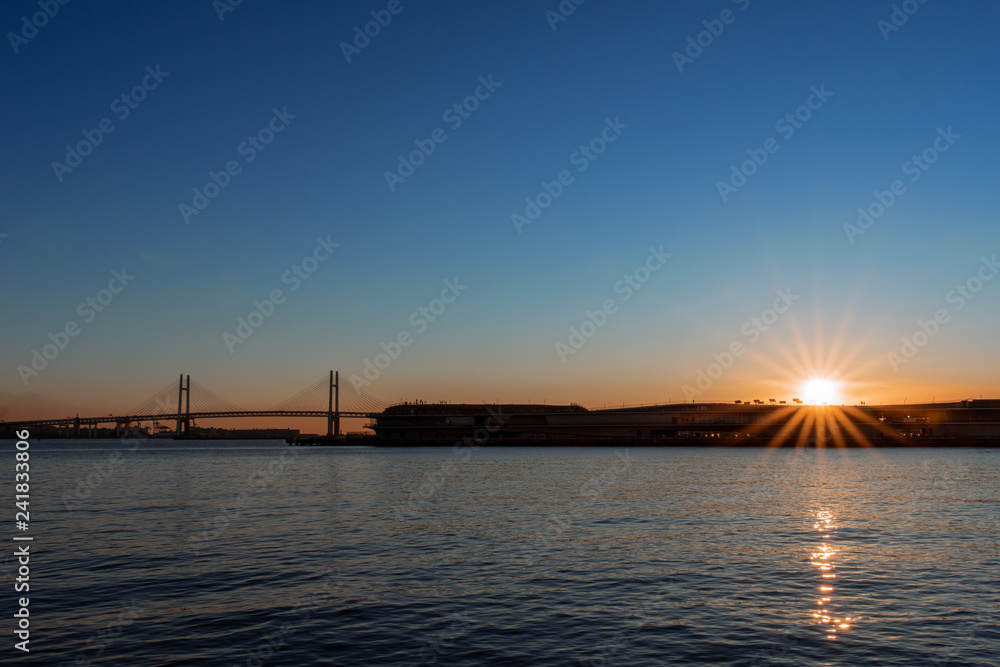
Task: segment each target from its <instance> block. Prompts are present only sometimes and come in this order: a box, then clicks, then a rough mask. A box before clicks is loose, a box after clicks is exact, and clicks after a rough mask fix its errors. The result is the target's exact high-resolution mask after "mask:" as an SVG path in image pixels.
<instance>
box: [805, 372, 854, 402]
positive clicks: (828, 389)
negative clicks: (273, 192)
mask: <svg viewBox="0 0 1000 667" xmlns="http://www.w3.org/2000/svg"><path fill="white" fill-rule="evenodd" d="M799 391H800V392H801V393H802V400H803V401H804V402H805V403H817V404H822V403H826V404H828V405H837V404H840V403H842V402H843V401H842V400H841V397H840V382H837V381H836V380H830V379H828V378H822V377H814V378H810V379H808V380H806V381H805V382H803V383H802V386H801V387H800V389H799Z"/></svg>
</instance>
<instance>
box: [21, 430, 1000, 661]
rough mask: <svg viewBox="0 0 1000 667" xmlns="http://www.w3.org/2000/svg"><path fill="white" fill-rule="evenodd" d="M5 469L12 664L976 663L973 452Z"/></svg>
mask: <svg viewBox="0 0 1000 667" xmlns="http://www.w3.org/2000/svg"><path fill="white" fill-rule="evenodd" d="M8 442H10V441H8ZM31 463H32V468H31V474H32V489H31V491H32V520H33V521H32V526H31V530H30V534H31V535H33V536H34V537H35V541H34V542H33V543H31V544H32V546H31V552H32V560H31V568H32V570H31V591H30V610H31V621H32V635H31V647H32V653H31V655H30V656H29V657H28V658H29V659H28V660H27V661H25V662H26V663H27V662H30V663H32V664H36V665H43V664H45V665H48V664H54V665H62V664H65V665H89V664H93V665H99V664H108V665H144V666H156V665H226V666H231V665H253V666H256V665H262V664H263V665H355V664H357V665H405V664H441V665H579V664H586V665H591V664H593V665H611V664H621V665H628V664H644V665H645V664H686V665H769V664H770V665H998V664H1000V661H998V656H1000V633H998V631H997V611H998V604H1000V593H998V589H997V580H998V564H1000V511H998V502H1000V472H998V471H1000V465H998V464H1000V451H997V450H974V449H968V450H953V451H946V450H876V451H862V450H847V451H822V450H820V451H816V450H805V451H792V450H747V449H694V448H691V449H626V448H624V447H623V448H620V449H614V448H606V449H603V448H592V449H591V448H588V449H557V448H552V449H549V448H546V449H516V448H509V449H490V448H483V449H479V450H478V451H475V452H472V451H468V450H465V451H459V452H455V451H453V450H451V449H447V448H442V449H417V448H414V449H369V448H363V449H360V448H359V449H339V448H301V449H300V448H288V447H284V446H283V444H280V443H265V442H255V443H238V444H228V443H223V444H222V445H220V444H219V443H211V442H204V443H184V446H183V447H180V446H178V444H177V443H174V442H172V441H151V440H149V441H142V442H139V443H137V444H135V445H134V446H133V444H132V443H121V442H118V441H86V440H82V441H69V442H67V441H47V442H35V443H33V445H32V461H31ZM4 468H5V470H4V472H3V476H4V479H5V480H8V481H9V478H10V476H11V474H12V472H13V466H12V465H6V466H4ZM5 488H8V489H9V488H10V486H9V485H5ZM11 518H13V510H11ZM2 565H3V567H4V574H5V577H6V578H7V579H8V582H9V580H10V578H11V577H12V576H14V569H13V568H14V564H13V561H12V559H11V557H10V556H8V557H7V559H6V560H4V561H3V563H2ZM7 590H8V591H9V590H10V588H8V589H7ZM6 599H8V601H9V602H8V604H7V605H6V606H7V607H13V602H12V601H10V600H11V598H10V596H8V597H7V598H6ZM6 613H9V612H5V614H6ZM8 618H9V616H8ZM7 636H8V642H9V643H10V644H13V641H15V640H13V639H11V635H10V634H8V635H7ZM3 650H4V656H5V658H4V661H5V662H6V660H7V658H8V657H10V656H11V655H12V654H15V657H16V654H17V653H18V652H17V651H15V650H14V649H13V648H11V647H10V646H8V647H5V648H4V649H3Z"/></svg>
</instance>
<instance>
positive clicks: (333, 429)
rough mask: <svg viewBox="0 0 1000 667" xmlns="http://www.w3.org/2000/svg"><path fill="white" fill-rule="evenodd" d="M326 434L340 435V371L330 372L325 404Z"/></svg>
mask: <svg viewBox="0 0 1000 667" xmlns="http://www.w3.org/2000/svg"><path fill="white" fill-rule="evenodd" d="M326 434H327V436H331V435H340V371H330V396H329V401H328V402H327V414H326Z"/></svg>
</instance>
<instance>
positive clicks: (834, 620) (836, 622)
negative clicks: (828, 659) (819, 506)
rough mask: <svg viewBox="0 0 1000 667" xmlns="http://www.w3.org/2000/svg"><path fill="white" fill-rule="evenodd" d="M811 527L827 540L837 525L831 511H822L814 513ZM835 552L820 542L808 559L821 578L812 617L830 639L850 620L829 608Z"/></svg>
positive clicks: (833, 577)
mask: <svg viewBox="0 0 1000 667" xmlns="http://www.w3.org/2000/svg"><path fill="white" fill-rule="evenodd" d="M813 528H814V529H815V530H816V531H818V532H819V533H820V534H821V536H822V538H823V539H824V540H828V539H830V536H831V535H832V534H833V533H835V532H836V530H837V528H839V526H838V525H837V524H836V523H835V522H834V518H833V513H832V512H826V511H824V512H817V513H816V523H814V524H813ZM837 553H838V551H837V549H835V548H834V547H833V545H831V544H830V543H828V542H822V543H820V545H819V550H818V551H816V552H814V553H812V554H811V557H810V560H809V563H810V564H811V565H814V566H815V567H816V568H817V569H818V570H819V572H820V577H821V579H822V580H823V581H822V582H821V583H820V586H819V593H820V594H819V599H818V600H817V601H816V609H815V610H814V611H813V618H814V619H815V620H816V623H817V624H820V625H825V626H827V627H826V637H827V639H831V640H832V639H836V638H837V632H838V631H840V630H849V629H850V628H851V620H852V619H851V617H850V616H847V617H843V616H838V615H837V613H836V612H835V611H834V610H832V609H831V607H832V606H833V605H831V604H830V601H831V599H832V596H833V592H834V586H833V583H834V581H833V580H834V579H836V578H837V574H836V572H835V570H836V568H837V566H836V563H834V562H833V557H834V556H835V555H837Z"/></svg>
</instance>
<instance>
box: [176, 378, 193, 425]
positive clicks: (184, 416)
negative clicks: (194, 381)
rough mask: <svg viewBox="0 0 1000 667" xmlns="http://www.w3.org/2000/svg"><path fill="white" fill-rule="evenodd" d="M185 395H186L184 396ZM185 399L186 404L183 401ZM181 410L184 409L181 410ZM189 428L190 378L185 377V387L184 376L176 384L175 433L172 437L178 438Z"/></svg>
mask: <svg viewBox="0 0 1000 667" xmlns="http://www.w3.org/2000/svg"><path fill="white" fill-rule="evenodd" d="M185 394H186V395H185ZM185 398H186V399H187V401H186V404H185V403H184V399H185ZM182 408H185V409H183V410H182ZM190 428H191V376H190V375H188V376H187V386H185V384H184V374H183V373H182V374H181V377H180V380H179V381H178V383H177V431H176V433H175V436H174V437H177V438H180V437H182V434H185V435H186V434H187V433H188V432H189V430H190Z"/></svg>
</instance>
